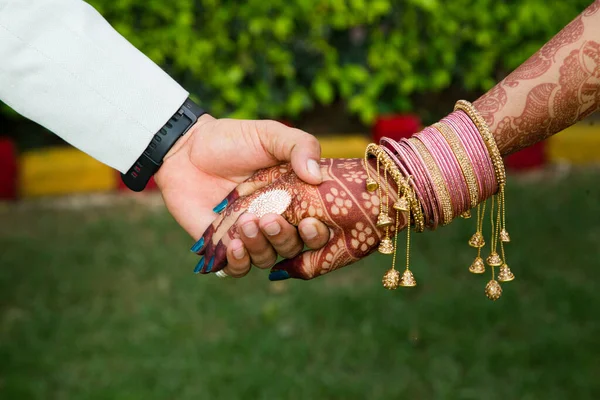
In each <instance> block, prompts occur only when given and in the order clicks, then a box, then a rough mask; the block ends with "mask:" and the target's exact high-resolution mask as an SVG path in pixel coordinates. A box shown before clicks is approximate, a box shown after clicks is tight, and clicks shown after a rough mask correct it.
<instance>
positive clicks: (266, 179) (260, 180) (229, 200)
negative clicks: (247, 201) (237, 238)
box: [213, 164, 289, 214]
mask: <svg viewBox="0 0 600 400" xmlns="http://www.w3.org/2000/svg"><path fill="white" fill-rule="evenodd" d="M288 171H289V166H288V165H287V164H281V165H276V166H274V167H271V168H265V169H261V170H259V171H257V172H256V173H255V174H253V175H252V176H251V177H250V178H248V179H246V180H245V181H244V182H242V183H240V184H239V185H238V186H236V188H235V189H233V190H232V191H231V192H229V194H228V195H227V196H226V197H225V198H224V199H223V200H222V201H221V202H220V203H219V204H217V205H216V206H215V208H213V212H214V213H217V214H219V213H221V212H222V211H223V210H224V209H225V208H226V207H227V206H228V205H229V204H233V203H234V202H235V201H236V200H237V199H239V198H240V197H243V196H248V195H250V194H252V193H254V192H256V191H257V190H259V189H261V188H263V187H265V186H267V185H270V184H271V183H273V181H275V180H276V179H278V178H279V177H280V176H281V175H282V174H285V173H287V172H288Z"/></svg>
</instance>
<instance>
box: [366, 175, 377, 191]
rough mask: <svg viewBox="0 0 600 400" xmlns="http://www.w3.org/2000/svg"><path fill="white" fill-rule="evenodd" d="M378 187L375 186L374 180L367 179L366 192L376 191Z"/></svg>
mask: <svg viewBox="0 0 600 400" xmlns="http://www.w3.org/2000/svg"><path fill="white" fill-rule="evenodd" d="M378 187H379V185H378V184H377V182H376V181H375V179H373V178H371V177H368V178H367V190H368V191H369V192H374V191H376V190H377V188H378Z"/></svg>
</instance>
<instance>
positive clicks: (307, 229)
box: [302, 224, 319, 239]
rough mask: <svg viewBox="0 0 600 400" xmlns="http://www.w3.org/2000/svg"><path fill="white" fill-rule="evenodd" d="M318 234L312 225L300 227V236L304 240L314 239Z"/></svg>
mask: <svg viewBox="0 0 600 400" xmlns="http://www.w3.org/2000/svg"><path fill="white" fill-rule="evenodd" d="M318 234H319V232H317V228H316V227H315V226H314V225H312V224H311V225H306V226H303V227H302V236H303V237H304V239H314V238H316V237H317V235H318Z"/></svg>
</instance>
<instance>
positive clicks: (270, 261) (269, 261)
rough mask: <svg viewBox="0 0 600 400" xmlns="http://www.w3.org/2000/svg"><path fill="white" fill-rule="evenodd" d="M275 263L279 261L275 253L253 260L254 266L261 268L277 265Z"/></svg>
mask: <svg viewBox="0 0 600 400" xmlns="http://www.w3.org/2000/svg"><path fill="white" fill-rule="evenodd" d="M275 263H277V257H276V256H275V255H273V256H269V257H268V258H262V259H259V260H254V259H253V260H252V264H254V266H256V267H257V268H260V269H267V268H271V267H272V266H273V265H275Z"/></svg>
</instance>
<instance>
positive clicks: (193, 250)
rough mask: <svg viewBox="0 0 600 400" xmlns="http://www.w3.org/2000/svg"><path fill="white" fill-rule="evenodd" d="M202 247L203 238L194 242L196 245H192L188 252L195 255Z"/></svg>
mask: <svg viewBox="0 0 600 400" xmlns="http://www.w3.org/2000/svg"><path fill="white" fill-rule="evenodd" d="M202 246H204V238H200V240H198V241H197V242H196V244H194V245H193V246H192V248H191V249H190V251H192V252H194V253H197V252H198V251H200V249H201V248H202Z"/></svg>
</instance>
